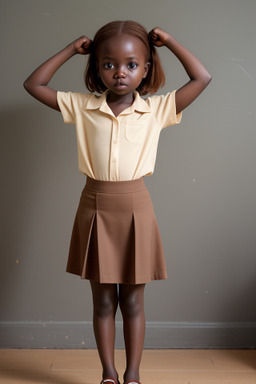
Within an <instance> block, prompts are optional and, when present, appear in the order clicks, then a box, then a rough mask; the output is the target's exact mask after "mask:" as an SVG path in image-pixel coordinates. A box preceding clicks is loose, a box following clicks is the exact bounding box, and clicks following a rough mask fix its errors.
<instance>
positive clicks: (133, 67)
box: [128, 61, 137, 69]
mask: <svg viewBox="0 0 256 384" xmlns="http://www.w3.org/2000/svg"><path fill="white" fill-rule="evenodd" d="M128 68H130V69H135V68H137V64H136V63H135V62H134V61H131V62H130V63H129V64H128Z"/></svg>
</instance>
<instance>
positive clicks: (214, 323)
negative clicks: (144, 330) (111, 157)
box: [0, 0, 256, 347]
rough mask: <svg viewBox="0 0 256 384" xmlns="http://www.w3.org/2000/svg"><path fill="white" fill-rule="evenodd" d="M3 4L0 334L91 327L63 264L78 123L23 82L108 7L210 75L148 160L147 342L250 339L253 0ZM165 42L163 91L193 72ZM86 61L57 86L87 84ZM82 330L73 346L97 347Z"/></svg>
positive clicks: (70, 66) (11, 0)
mask: <svg viewBox="0 0 256 384" xmlns="http://www.w3.org/2000/svg"><path fill="white" fill-rule="evenodd" d="M0 7H1V8H0V36H1V89H0V92H1V103H0V115H1V125H0V146H1V152H0V156H1V162H0V166H1V254H0V263H1V265H0V284H1V288H0V300H1V302H0V308H1V310H0V321H1V322H2V327H1V329H2V331H3V333H2V344H1V345H2V346H25V347H26V346H39V347H40V346H50V344H49V342H48V341H47V340H46V339H47V337H46V338H44V337H42V334H40V332H41V331H40V329H41V328H42V327H41V326H43V327H46V328H44V329H47V330H48V329H50V327H51V331H50V330H49V332H52V333H51V336H52V338H53V343H52V345H51V346H60V347H62V346H64V347H65V346H67V347H69V346H70V345H72V346H73V347H74V346H75V347H78V346H79V345H81V343H82V342H81V340H80V335H81V334H82V333H83V332H84V331H83V326H81V324H80V323H81V322H87V323H84V324H87V328H88V329H91V323H90V321H91V318H92V304H91V293H90V287H89V284H88V282H85V281H81V280H80V278H78V277H75V276H72V275H69V274H67V273H66V272H65V266H66V260H67V253H68V247H69V239H70V234H71V229H72V225H73V219H74V215H75V211H76V208H77V204H78V200H79V197H80V193H81V189H82V188H83V185H84V182H85V178H84V176H83V175H82V174H80V173H79V171H78V169H77V152H76V137H75V130H74V127H73V126H71V125H64V123H63V122H62V118H61V115H60V114H59V113H57V112H55V111H52V110H50V109H48V108H47V107H45V106H43V105H41V104H40V103H38V102H37V101H36V100H34V99H33V98H31V97H30V96H29V95H28V94H27V93H26V92H25V90H24V89H23V86H22V83H23V81H24V80H25V78H26V77H27V76H28V75H29V74H30V73H31V71H32V70H33V69H34V68H36V67H37V66H38V65H39V64H41V63H42V62H43V61H44V60H45V59H47V58H48V57H50V56H51V55H53V54H54V53H55V52H57V51H58V50H60V49H62V48H63V47H64V46H65V45H67V44H68V43H69V42H71V41H72V40H73V39H75V38H76V37H78V36H80V35H82V34H86V35H88V36H89V37H93V35H94V34H95V32H96V31H97V30H98V29H99V28H100V27H101V26H102V25H103V24H105V23H107V22H109V21H111V20H115V19H133V20H136V21H138V22H140V23H141V24H143V25H144V26H145V27H146V28H147V29H148V30H150V29H152V28H153V27H155V26H160V27H161V28H163V29H166V30H167V31H169V32H170V33H171V34H173V35H174V36H175V37H176V38H177V40H179V41H180V42H181V43H182V44H183V45H185V46H186V47H188V48H189V49H190V50H191V51H192V52H194V53H195V54H196V55H197V56H198V57H199V58H200V59H201V60H202V62H203V63H204V64H205V66H206V67H207V68H208V69H209V71H210V72H211V74H212V76H213V79H212V83H211V84H210V86H209V87H208V88H207V90H206V91H205V92H204V94H203V95H202V96H200V97H199V99H198V100H197V101H195V102H194V104H193V105H192V106H190V107H189V108H187V110H186V111H185V113H184V115H183V120H182V123H181V124H180V125H179V126H174V127H171V128H168V129H166V130H164V131H163V133H162V135H161V137H160V143H159V149H158V158H157V163H156V169H155V173H154V175H153V176H151V177H149V178H147V179H146V184H147V186H148V188H149V190H150V192H151V196H152V200H153V202H154V206H155V211H156V215H157V218H158V221H159V226H160V230H161V233H162V239H163V243H164V248H165V253H166V260H167V265H168V274H169V279H168V280H167V281H164V282H163V281H160V282H152V283H150V284H149V285H148V286H147V289H146V314H147V319H148V321H149V331H148V336H147V338H148V339H147V340H148V345H150V346H155V347H158V346H165V347H174V346H176V347H177V346H178V347H179V346H181V347H184V346H195V347H196V346H202V345H203V346H205V345H206V346H215V345H216V346H218V345H221V346H227V347H228V346H230V345H231V344H232V343H231V339H232V340H234V337H238V336H237V335H238V333H239V332H240V333H239V334H240V335H241V332H242V335H244V336H246V337H247V338H245V337H244V338H242V340H243V343H245V344H246V346H251V345H253V344H254V343H256V337H255V323H256V305H255V304H256V303H255V301H256V300H255V297H256V235H255V234H256V232H255V231H256V230H255V228H256V173H255V166H256V129H255V126H256V125H255V123H256V112H255V101H256V99H255V85H256V83H255V77H256V50H255V37H256V26H255V14H256V2H255V1H254V0H244V1H239V0H215V1H211V0H173V1H170V0H169V1H168V0H159V1H157V2H153V1H148V0H140V1H138V0H136V1H134V0H130V1H129V2H120V1H117V0H108V1H107V2H106V1H103V0H94V1H89V0H88V1H86V0H75V1H74V0H54V1H52V0H51V1H50V0H43V1H39V0H38V1H34V0H23V1H18V0H8V1H7V0H5V1H1V3H0ZM159 53H160V55H161V58H162V61H163V65H164V68H165V70H166V75H167V82H166V86H165V87H164V89H162V90H161V92H159V93H164V92H167V91H169V90H173V89H176V88H178V87H180V86H181V85H183V84H184V83H185V82H186V81H187V75H186V74H185V72H184V70H183V68H182V66H181V65H180V63H179V62H178V60H177V59H176V58H175V57H174V56H173V55H172V54H171V53H170V52H169V51H168V50H167V49H166V48H162V49H159ZM84 66H85V58H84V57H81V56H77V57H74V58H72V59H71V60H70V61H69V62H68V63H66V64H65V65H64V66H63V67H62V68H61V69H60V70H59V72H58V73H57V74H56V76H55V77H54V79H53V81H52V86H53V87H55V88H56V89H58V90H63V91H68V90H73V91H84V90H85V88H84V85H83V70H84ZM118 319H119V320H120V319H121V317H120V315H119V317H118ZM31 322H32V323H31ZM61 324H62V326H63V327H64V331H63V332H62V331H61V329H62V328H61V326H60V325H61ZM79 324H80V325H79ZM78 325H79V326H81V330H80V331H79V332H80V333H79V332H78V333H79V336H78V337H77V339H75V338H74V336H73V339H72V329H74V330H75V329H76V330H77V329H78V328H77V327H78ZM33 327H34V328H33ZM38 327H39V328H38ZM40 327H41V328H40ZM65 327H66V328H65ZM35 328H36V329H37V330H35V331H33V332H35V334H33V332H32V329H35ZM185 328H186V329H189V332H188V334H185V335H187V336H184V332H183V329H185ZM195 328H196V329H197V331H196V332H199V333H196V332H195ZM68 329H69V330H71V331H70V332H71V336H69V338H67V337H66V336H67V335H66V333H65V332H67V330H68ZM79 329H80V328H79ZM226 329H228V330H229V332H231V333H227V332H226V331H225V332H224V333H223V332H222V331H223V330H226ZM14 330H15V331H14ZM152 330H154V332H156V337H155V339H154V340H155V341H152V339H151V337H150V335H151V334H150V332H151V331H152ZM213 330H217V331H216V332H217V333H216V334H215V333H214V332H215V331H214V332H213ZM241 330H242V331H241ZM152 332H153V331H152ZM212 332H213V333H212ZM221 332H222V333H221ZM232 332H233V333H232ZM243 332H244V333H243ZM152 334H153V333H152ZM224 334H225V337H224V336H223V335H224ZM14 335H15V341H14V340H13V337H14ZM24 335H26V336H24ZM31 335H32V336H31ZM40 335H41V336H40ZM53 335H57V336H55V337H56V339H54V336H53ZM160 335H161V337H160ZM212 335H213V336H214V335H215V336H214V337H212ZM220 335H222V336H220ZM227 335H229V336H227ZM22 336H23V339H22ZM223 337H224V339H223ZM160 339H161V340H160ZM35 340H37V341H35ZM70 340H72V342H71V341H70ZM79 340H80V341H79ZM88 340H89V336H88V337H87V336H86V332H85V341H84V342H83V344H82V345H81V346H83V347H88V346H91V344H90V343H91V342H90V341H88ZM184 340H187V341H186V342H185V341H184ZM245 340H246V341H245ZM15 343H16V344H15ZM47 343H48V344H47ZM79 343H80V344H79ZM186 343H187V344H186ZM241 343H242V341H240V344H241ZM237 344H238V345H240V344H239V341H238V339H237ZM254 345H255V344H254Z"/></svg>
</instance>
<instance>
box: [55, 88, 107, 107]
mask: <svg viewBox="0 0 256 384" xmlns="http://www.w3.org/2000/svg"><path fill="white" fill-rule="evenodd" d="M100 98H101V96H98V95H95V94H93V93H89V92H88V93H84V92H72V91H69V92H62V91H58V92H57V100H58V103H59V104H66V105H72V106H73V107H78V108H87V107H88V106H90V105H94V104H98V100H99V99H100Z"/></svg>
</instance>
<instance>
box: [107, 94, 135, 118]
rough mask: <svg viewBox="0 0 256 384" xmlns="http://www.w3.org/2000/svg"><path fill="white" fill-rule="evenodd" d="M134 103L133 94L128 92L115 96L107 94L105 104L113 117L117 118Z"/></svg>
mask: <svg viewBox="0 0 256 384" xmlns="http://www.w3.org/2000/svg"><path fill="white" fill-rule="evenodd" d="M133 101H134V92H130V93H128V94H126V95H117V94H115V93H112V92H109V93H108V94H107V103H108V106H109V107H110V109H111V110H112V112H113V113H114V115H115V116H118V115H119V114H120V113H121V112H123V111H124V110H125V109H126V108H129V107H130V106H131V105H132V104H133Z"/></svg>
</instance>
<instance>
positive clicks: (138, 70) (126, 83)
mask: <svg viewBox="0 0 256 384" xmlns="http://www.w3.org/2000/svg"><path fill="white" fill-rule="evenodd" d="M97 64H98V74H99V77H100V78H101V80H102V82H103V84H104V85H105V87H106V88H107V89H109V90H110V91H111V92H112V93H114V94H116V95H120V96H123V95H126V94H128V93H130V92H133V91H134V90H135V89H136V88H137V87H138V86H139V85H140V83H141V81H142V79H144V78H145V77H146V76H147V74H148V70H149V66H150V64H149V62H148V57H147V50H146V47H145V46H144V44H143V43H142V41H140V39H138V38H136V37H134V36H129V35H126V34H123V35H121V36H120V35H119V36H114V37H111V38H110V39H108V40H106V41H104V43H103V44H101V45H100V46H99V49H98V52H97Z"/></svg>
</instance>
